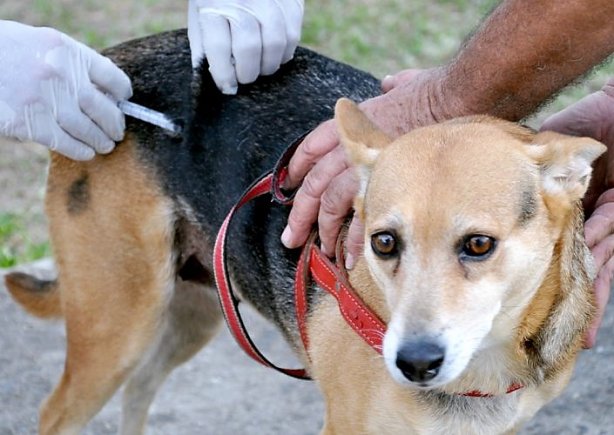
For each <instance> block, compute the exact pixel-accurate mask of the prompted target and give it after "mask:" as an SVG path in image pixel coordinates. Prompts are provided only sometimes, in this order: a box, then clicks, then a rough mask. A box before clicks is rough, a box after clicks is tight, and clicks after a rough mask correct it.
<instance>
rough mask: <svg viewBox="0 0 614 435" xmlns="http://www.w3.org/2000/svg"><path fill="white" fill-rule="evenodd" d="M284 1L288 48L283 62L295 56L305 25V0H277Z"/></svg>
mask: <svg viewBox="0 0 614 435" xmlns="http://www.w3.org/2000/svg"><path fill="white" fill-rule="evenodd" d="M276 2H277V3H278V4H280V3H283V5H284V7H283V8H282V10H283V14H284V17H285V23H286V49H285V51H284V54H283V56H282V58H281V63H286V62H288V61H289V60H290V59H292V58H293V57H294V51H295V50H296V47H297V46H298V43H299V41H300V39H301V27H302V25H303V10H304V3H303V0H276Z"/></svg>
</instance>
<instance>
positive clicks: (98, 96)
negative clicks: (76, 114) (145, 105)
mask: <svg viewBox="0 0 614 435" xmlns="http://www.w3.org/2000/svg"><path fill="white" fill-rule="evenodd" d="M78 98H79V107H80V108H81V110H82V111H83V113H85V114H86V115H87V116H89V117H90V118H91V120H92V121H94V122H95V123H96V125H97V126H98V127H100V129H101V130H102V131H103V132H104V134H106V135H107V136H108V138H110V139H111V140H114V141H120V140H122V139H123V137H124V131H125V130H126V119H125V117H124V114H123V113H122V111H121V110H119V108H118V107H117V105H116V103H115V102H114V101H112V100H111V99H109V97H107V96H106V95H104V94H102V93H101V92H99V91H98V90H97V89H95V88H93V87H88V88H84V89H82V90H81V91H80V92H79V96H78ZM95 143H96V144H98V141H96V142H95ZM100 145H101V146H102V148H103V149H106V150H108V151H110V150H111V149H113V146H110V147H109V144H108V143H107V144H106V145H102V144H100ZM97 151H98V149H97ZM108 151H107V152H108ZM100 152H104V151H100Z"/></svg>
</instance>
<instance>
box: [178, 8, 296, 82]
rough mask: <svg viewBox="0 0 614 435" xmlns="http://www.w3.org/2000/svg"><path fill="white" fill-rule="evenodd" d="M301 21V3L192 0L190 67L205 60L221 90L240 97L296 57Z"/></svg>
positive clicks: (189, 10)
mask: <svg viewBox="0 0 614 435" xmlns="http://www.w3.org/2000/svg"><path fill="white" fill-rule="evenodd" d="M302 22H303V0H259V1H257V2H256V1H251V0H189V3H188V39H189V41H190V49H191V51H192V66H193V67H194V68H196V67H197V66H198V65H199V63H200V61H201V60H202V58H203V57H205V56H206V57H207V60H208V62H209V71H210V72H211V76H212V77H213V80H214V81H215V84H216V85H217V87H218V88H219V89H220V90H221V91H222V92H223V93H225V94H236V92H237V87H238V83H251V82H253V81H254V80H256V79H257V78H258V76H259V75H270V74H273V73H274V72H275V71H277V70H278V69H279V66H280V65H281V64H283V63H285V62H287V61H289V60H290V59H292V56H293V55H294V50H295V49H296V46H297V45H298V41H299V39H300V37H301V25H302ZM237 82H238V83H237Z"/></svg>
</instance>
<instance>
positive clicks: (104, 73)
mask: <svg viewBox="0 0 614 435" xmlns="http://www.w3.org/2000/svg"><path fill="white" fill-rule="evenodd" d="M78 44H79V46H80V47H81V48H80V49H81V51H82V53H85V56H87V57H88V58H89V60H90V64H89V70H88V72H89V77H90V80H91V82H92V83H93V84H95V85H96V86H97V87H98V89H100V91H102V92H104V93H107V94H110V95H112V96H113V98H115V100H117V101H121V100H128V99H129V98H130V97H131V96H132V84H131V83H130V78H128V76H127V75H126V73H125V72H123V71H122V70H121V69H120V68H118V67H117V65H115V64H114V63H113V62H112V61H111V59H109V58H108V57H105V56H102V55H100V54H98V53H96V52H95V51H94V50H92V49H91V48H90V47H88V46H86V45H84V44H81V43H78Z"/></svg>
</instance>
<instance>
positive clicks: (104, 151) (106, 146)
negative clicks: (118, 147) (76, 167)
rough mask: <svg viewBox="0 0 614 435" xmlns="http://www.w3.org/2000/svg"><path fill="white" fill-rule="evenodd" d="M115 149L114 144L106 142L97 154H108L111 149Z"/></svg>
mask: <svg viewBox="0 0 614 435" xmlns="http://www.w3.org/2000/svg"><path fill="white" fill-rule="evenodd" d="M114 148H115V142H113V141H111V140H110V141H108V142H105V143H104V144H103V145H102V146H101V147H100V149H99V150H98V152H99V153H100V154H109V153H110V152H111V151H113V149H114Z"/></svg>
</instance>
